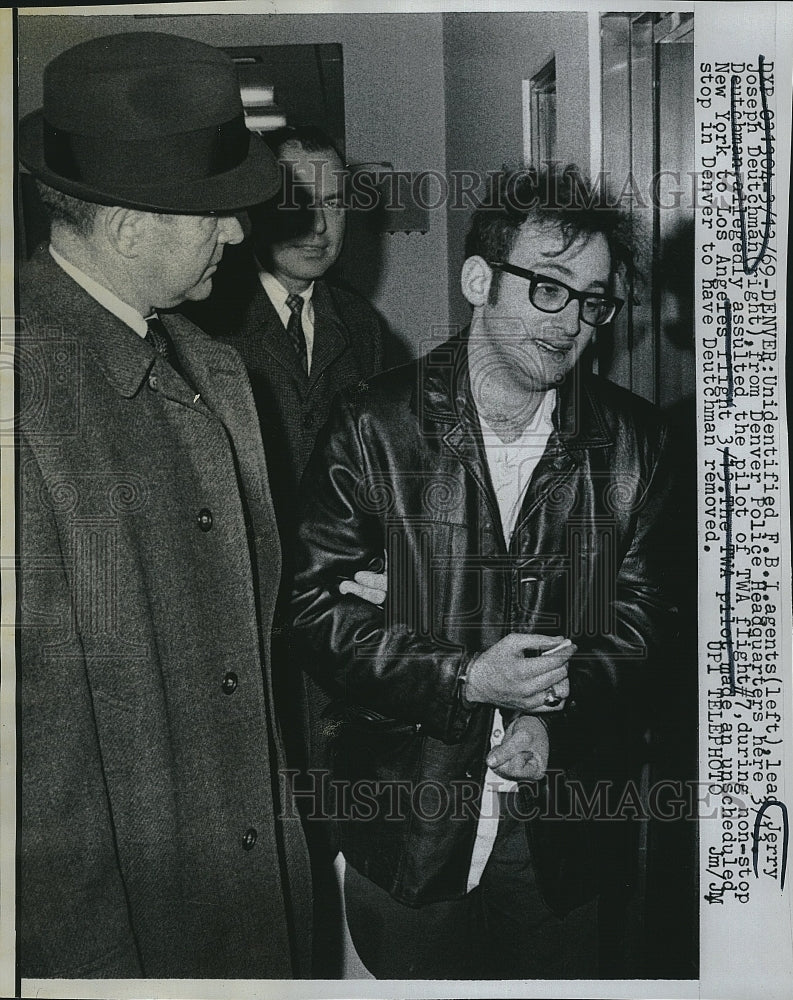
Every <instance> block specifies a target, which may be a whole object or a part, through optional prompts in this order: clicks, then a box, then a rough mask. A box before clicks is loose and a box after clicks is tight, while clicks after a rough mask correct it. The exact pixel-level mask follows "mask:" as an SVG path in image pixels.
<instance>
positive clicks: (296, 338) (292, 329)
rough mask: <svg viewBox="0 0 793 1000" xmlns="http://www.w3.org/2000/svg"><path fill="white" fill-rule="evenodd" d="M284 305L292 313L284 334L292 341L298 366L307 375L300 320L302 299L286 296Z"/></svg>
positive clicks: (304, 337) (305, 351) (306, 355)
mask: <svg viewBox="0 0 793 1000" xmlns="http://www.w3.org/2000/svg"><path fill="white" fill-rule="evenodd" d="M286 304H287V306H288V307H289V310H290V311H291V313H292V315H291V316H290V317H289V323H288V324H287V327H286V333H287V336H288V337H289V339H290V340H291V341H292V347H294V349H295V351H296V352H297V356H298V358H300V364H301V365H302V367H303V371H304V372H305V373H306V374H308V349H307V347H306V335H305V332H304V331H303V321H302V319H301V315H302V312H303V298H302V296H300V295H288V296H287V299H286Z"/></svg>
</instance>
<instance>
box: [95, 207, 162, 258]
mask: <svg viewBox="0 0 793 1000" xmlns="http://www.w3.org/2000/svg"><path fill="white" fill-rule="evenodd" d="M150 220H151V215H150V214H149V213H148V212H140V211H138V210H137V209H135V208H122V207H121V206H120V205H113V206H111V207H109V208H105V209H103V210H102V215H101V225H102V230H103V233H104V236H105V239H106V240H107V241H108V243H109V244H110V245H111V246H112V247H113V249H114V250H116V252H117V253H119V254H121V256H122V257H137V256H138V253H139V250H140V246H141V243H142V242H143V241H144V240H145V239H146V235H147V232H148V225H149V222H150Z"/></svg>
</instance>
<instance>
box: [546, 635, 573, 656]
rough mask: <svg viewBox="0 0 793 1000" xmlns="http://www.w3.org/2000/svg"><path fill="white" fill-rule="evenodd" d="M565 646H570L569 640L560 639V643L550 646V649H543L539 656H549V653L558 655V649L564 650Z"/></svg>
mask: <svg viewBox="0 0 793 1000" xmlns="http://www.w3.org/2000/svg"><path fill="white" fill-rule="evenodd" d="M565 646H572V642H571V641H570V640H569V639H562V641H561V642H560V643H557V644H556V645H555V646H551V648H550V649H544V650H543V651H542V652H541V653H540V656H550V654H551V653H558V652H559V650H560V649H564V647H565Z"/></svg>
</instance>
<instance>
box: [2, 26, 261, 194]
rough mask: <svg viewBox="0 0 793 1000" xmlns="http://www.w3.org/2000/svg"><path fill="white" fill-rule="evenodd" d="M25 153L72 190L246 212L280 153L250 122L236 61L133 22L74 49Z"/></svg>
mask: <svg viewBox="0 0 793 1000" xmlns="http://www.w3.org/2000/svg"><path fill="white" fill-rule="evenodd" d="M19 158H20V160H21V161H22V163H23V164H24V165H25V166H26V167H27V168H28V170H30V172H31V173H32V174H33V175H34V176H36V177H38V178H39V179H40V180H42V181H44V183H45V184H49V185H50V186H51V187H53V188H56V189H57V190H58V191H62V192H64V193H65V194H69V195H73V196H74V197H76V198H82V199H83V200H84V201H91V202H97V203H99V204H102V205H124V206H127V207H131V208H140V209H144V210H149V211H155V212H174V213H183V214H190V213H203V212H213V211H214V212H218V211H234V210H236V209H241V208H245V207H246V206H248V205H254V204H256V203H258V202H261V201H265V200H266V199H268V198H270V197H272V196H273V195H274V194H275V193H276V191H277V190H278V187H279V184H280V173H279V170H278V165H277V163H276V160H275V157H274V156H273V154H272V153H271V152H270V150H269V149H268V148H267V146H266V145H265V143H264V142H263V141H262V140H261V138H260V137H259V136H257V135H253V134H252V133H250V132H249V131H248V130H247V128H246V127H245V118H244V116H243V111H242V101H241V98H240V92H239V83H238V81H237V73H236V68H235V66H234V63H233V62H232V60H231V59H230V58H229V56H227V55H226V54H225V53H223V52H221V51H220V50H219V49H215V48H213V47H212V46H211V45H204V44H203V43H201V42H196V41H193V40H191V39H188V38H181V37H179V36H178V35H169V34H165V33H162V32H130V33H128V34H120V35H109V36H107V37H105V38H94V39H91V40H90V41H87V42H83V43H81V44H80V45H76V46H75V47H74V48H71V49H68V50H67V51H66V52H63V53H62V54H61V55H59V56H57V57H56V58H55V59H53V60H52V62H51V63H49V65H48V66H47V67H46V69H45V70H44V107H43V108H41V109H39V110H38V111H34V112H33V113H32V114H29V115H27V116H26V117H25V118H24V119H23V120H22V121H21V122H20V125H19Z"/></svg>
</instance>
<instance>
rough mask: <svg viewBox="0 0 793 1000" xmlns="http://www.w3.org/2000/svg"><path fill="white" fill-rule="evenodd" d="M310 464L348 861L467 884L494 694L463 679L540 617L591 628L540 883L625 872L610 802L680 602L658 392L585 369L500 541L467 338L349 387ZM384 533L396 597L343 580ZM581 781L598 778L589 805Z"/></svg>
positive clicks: (563, 728)
mask: <svg viewBox="0 0 793 1000" xmlns="http://www.w3.org/2000/svg"><path fill="white" fill-rule="evenodd" d="M305 483H306V501H305V505H304V508H303V511H302V520H301V525H300V531H299V540H298V547H297V554H296V560H297V565H296V578H295V591H294V598H293V612H294V623H293V638H294V643H295V649H296V650H297V651H298V652H300V653H301V654H302V659H303V662H304V664H305V665H306V667H307V668H308V669H311V670H313V671H314V672H315V674H316V675H317V676H318V677H319V679H320V680H321V682H322V683H323V684H324V685H325V687H326V689H327V690H328V691H329V692H330V693H331V694H334V695H335V697H336V699H337V710H336V712H335V716H336V718H337V720H338V732H337V735H336V738H335V740H334V744H333V771H334V774H333V777H334V778H335V779H337V780H338V781H339V782H340V784H339V787H340V788H343V789H345V792H346V794H345V797H344V799H343V800H342V799H341V797H340V798H339V800H338V801H337V802H335V803H334V802H331V803H330V807H331V808H332V809H334V811H335V810H338V813H339V815H340V817H343V822H342V823H341V828H342V830H341V836H342V849H343V851H344V853H345V856H346V858H347V860H348V861H349V862H350V863H351V864H353V865H354V866H355V867H356V868H357V869H358V870H359V871H360V872H361V873H362V874H364V875H366V876H368V877H369V878H370V879H372V880H373V881H374V882H376V883H377V884H378V885H380V886H382V887H383V888H385V889H386V890H388V891H389V892H390V893H391V894H392V895H393V896H394V898H395V899H397V900H399V901H400V902H403V903H406V904H408V905H411V906H419V905H423V904H426V903H431V902H437V901H439V900H446V899H454V898H459V897H461V896H463V895H464V894H465V892H466V883H467V877H468V871H469V868H470V864H471V856H472V852H473V848H474V841H475V835H476V828H477V807H478V804H479V802H480V801H481V795H482V782H483V780H484V776H485V771H486V763H485V758H486V755H487V752H488V750H489V748H490V733H491V728H492V722H493V708H492V706H489V705H484V704H482V705H476V706H469V705H467V704H466V703H465V702H464V701H463V700H462V698H461V697H460V683H461V679H462V677H463V676H464V674H465V671H466V669H467V667H468V664H469V663H470V661H471V657H472V656H474V655H476V654H477V653H478V652H479V651H480V650H483V649H488V648H490V647H491V646H492V645H493V644H494V643H496V642H497V641H498V640H499V639H501V638H502V637H503V636H504V635H506V634H508V633H510V632H540V633H544V634H546V635H566V636H570V637H571V638H572V639H573V641H574V642H575V643H576V645H577V647H578V651H577V653H576V655H575V656H574V657H573V659H572V660H571V664H570V668H569V676H570V697H569V698H568V700H567V702H566V705H565V708H564V710H563V711H561V712H559V713H556V714H553V715H550V714H549V715H544V716H543V718H544V720H546V722H547V725H548V727H549V733H550V745H551V761H550V766H551V769H552V771H554V772H556V776H555V777H554V778H553V779H551V778H549V780H548V782H547V783H543V785H542V786H541V787H540V788H538V789H537V790H536V793H537V796H538V800H539V804H538V803H532V806H531V808H533V809H534V814H533V815H534V819H533V821H532V823H531V825H530V831H531V835H532V840H533V856H534V859H535V863H536V867H537V872H538V877H539V879H540V885H541V887H542V889H543V891H544V893H545V895H546V899H547V901H548V903H549V905H551V906H552V907H554V908H555V909H557V910H558V911H560V912H561V911H564V910H566V909H569V908H571V907H572V906H574V905H577V904H578V903H580V902H582V901H583V900H584V899H585V898H586V897H587V896H589V895H591V894H593V893H596V892H598V891H601V890H603V889H604V888H605V889H609V890H610V891H611V892H615V891H617V892H621V891H623V890H624V889H626V887H627V885H628V884H629V883H630V877H631V871H630V869H631V863H630V862H631V852H630V850H629V846H630V838H631V830H630V827H629V825H628V824H626V823H625V822H620V819H626V818H627V817H628V816H629V815H630V810H628V812H627V813H625V812H624V813H623V814H622V815H620V814H619V812H616V808H617V806H618V804H619V798H620V795H621V794H622V791H623V790H624V788H625V782H626V780H628V779H631V778H633V777H635V774H636V771H637V770H638V766H639V764H640V762H641V760H642V753H643V735H644V730H645V727H646V722H647V707H648V705H647V702H648V694H649V691H650V689H651V669H652V666H653V662H654V659H653V656H654V654H655V653H656V652H657V648H658V644H659V642H660V639H661V637H662V636H663V635H664V632H665V629H666V627H667V614H668V610H669V605H668V601H667V597H666V596H665V595H664V592H663V587H662V583H663V572H662V554H663V549H664V546H665V540H666V538H667V537H668V534H667V532H668V531H669V523H668V497H669V487H670V455H669V448H668V444H667V438H666V432H665V429H664V428H663V426H662V425H661V424H660V421H659V420H658V418H657V416H656V414H655V413H654V411H653V409H652V407H650V405H649V404H648V403H646V402H645V401H644V400H640V399H639V398H638V397H636V396H633V395H631V394H630V393H628V392H626V391H625V390H622V389H619V388H617V387H616V386H614V385H611V384H610V383H608V382H605V381H604V380H602V379H596V378H591V377H584V376H582V375H581V373H580V370H576V371H575V372H574V373H573V375H572V376H571V377H570V378H569V379H568V380H567V383H566V385H565V386H564V387H563V388H562V389H561V390H560V392H559V398H558V401H557V407H556V410H555V413H554V431H553V432H552V434H551V437H550V439H549V442H548V445H547V447H546V449H545V452H544V454H543V457H542V459H541V461H540V463H539V464H538V466H537V468H536V469H535V472H534V475H533V476H532V479H531V482H530V484H529V488H528V490H527V492H526V495H525V497H524V499H523V502H522V506H521V511H520V513H519V516H518V520H517V523H516V527H515V531H514V534H513V536H512V539H511V542H510V544H509V546H507V545H506V543H505V540H504V537H503V533H502V529H501V520H500V515H499V511H498V504H497V502H496V498H495V495H494V492H493V487H492V484H491V481H490V476H489V472H488V468H487V459H486V457H485V455H484V449H483V445H482V441H481V432H480V430H479V421H478V418H477V415H476V411H475V408H474V404H473V401H472V399H471V395H470V385H469V379H468V366H467V350H466V342H465V340H464V339H456V340H453V341H450V342H448V343H447V344H444V345H441V346H440V347H438V348H437V349H436V350H434V351H432V352H431V353H430V354H429V355H428V356H426V357H425V358H423V359H421V360H420V361H419V362H417V363H415V364H411V365H407V366H404V367H402V368H398V369H395V370H393V371H391V372H389V373H388V374H387V375H386V376H382V377H380V378H377V379H374V380H373V381H372V383H371V385H370V389H369V391H368V392H361V393H358V394H349V395H347V396H346V398H345V399H343V400H342V401H341V402H340V405H339V407H338V408H337V410H336V412H335V413H334V416H333V418H332V419H331V421H330V423H329V424H328V427H327V429H326V432H325V434H324V435H323V438H322V440H321V441H320V442H318V445H317V450H316V451H315V453H314V456H313V458H312V461H311V463H310V465H309V467H308V469H307V471H306V477H305ZM384 546H386V547H387V548H388V577H389V579H388V601H387V605H386V607H385V608H379V607H375V606H373V605H371V604H368V603H367V602H365V601H361V600H359V599H357V598H353V597H349V596H341V595H340V594H339V591H338V587H337V585H336V581H337V580H338V579H344V578H346V577H349V575H350V574H351V573H352V572H353V571H354V569H355V568H356V567H357V566H360V565H362V564H364V565H365V564H366V562H367V561H368V560H369V559H371V558H372V556H373V555H376V554H378V553H379V552H380V551H382V549H383V547H384ZM572 779H575V780H576V781H580V782H581V783H582V785H581V786H580V787H581V788H582V789H583V791H584V792H585V793H586V796H587V799H589V798H590V796H591V794H592V789H593V788H594V787H598V788H601V790H602V791H603V792H604V793H605V796H606V797H605V800H604V802H603V804H602V808H601V809H600V811H598V805H599V802H598V800H595V809H594V813H595V815H594V817H592V819H591V821H588V820H586V809H585V808H584V809H583V811H578V808H577V807H578V805H580V799H579V800H577V801H576V802H571V801H568V798H567V796H568V793H569V794H572V792H573V788H574V786H572V785H571V784H570V780H572ZM598 782H608V784H604V785H602V786H598V785H597V784H596V783H598ZM575 787H578V786H575ZM418 790H421V792H422V794H418ZM634 796H635V792H634ZM633 801H634V803H635V797H634V800H633ZM609 810H611V811H614V812H616V814H615V815H613V816H609V817H608V818H605V817H604V812H606V811H609ZM538 811H539V813H540V814H539V815H538ZM565 817H567V819H568V821H567V822H565V821H560V820H563V819H564V818H565ZM633 857H634V858H635V855H633Z"/></svg>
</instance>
